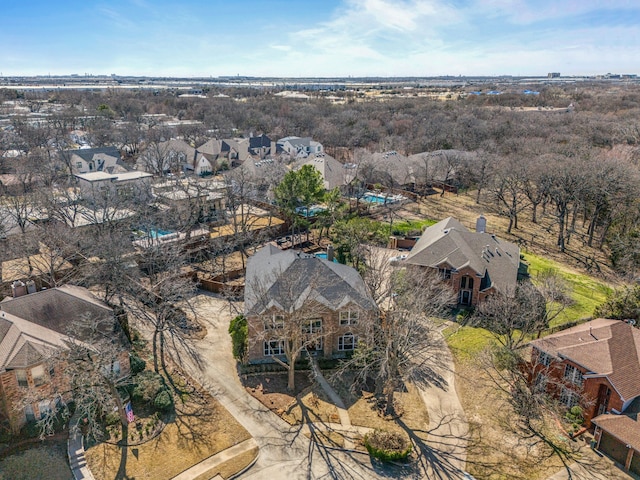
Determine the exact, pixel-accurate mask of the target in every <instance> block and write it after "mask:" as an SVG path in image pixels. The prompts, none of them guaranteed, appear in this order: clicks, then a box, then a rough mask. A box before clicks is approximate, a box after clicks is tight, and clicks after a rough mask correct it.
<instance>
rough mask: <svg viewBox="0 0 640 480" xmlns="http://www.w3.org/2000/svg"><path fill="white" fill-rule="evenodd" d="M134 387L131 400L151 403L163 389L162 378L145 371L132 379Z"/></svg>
mask: <svg viewBox="0 0 640 480" xmlns="http://www.w3.org/2000/svg"><path fill="white" fill-rule="evenodd" d="M133 380H134V382H135V386H134V387H133V390H132V392H131V398H133V400H135V401H143V402H151V401H153V400H154V399H155V398H156V396H157V395H158V393H160V391H161V390H163V389H164V381H163V379H162V376H161V375H160V374H158V373H156V372H152V371H149V370H145V371H143V372H140V373H139V374H138V375H136V376H135V377H134V379H133Z"/></svg>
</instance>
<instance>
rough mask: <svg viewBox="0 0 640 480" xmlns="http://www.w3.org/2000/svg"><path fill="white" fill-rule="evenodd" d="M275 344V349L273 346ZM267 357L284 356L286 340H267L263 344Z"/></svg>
mask: <svg viewBox="0 0 640 480" xmlns="http://www.w3.org/2000/svg"><path fill="white" fill-rule="evenodd" d="M274 344H275V347H274V346H273V345H274ZM263 352H264V356H265V357H273V356H276V355H284V340H265V341H264V344H263Z"/></svg>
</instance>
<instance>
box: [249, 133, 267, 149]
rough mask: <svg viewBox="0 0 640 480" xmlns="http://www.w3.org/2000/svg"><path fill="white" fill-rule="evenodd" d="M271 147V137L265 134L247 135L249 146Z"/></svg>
mask: <svg viewBox="0 0 640 480" xmlns="http://www.w3.org/2000/svg"><path fill="white" fill-rule="evenodd" d="M264 147H267V148H268V147H271V139H270V138H269V137H267V136H266V135H264V134H263V135H258V136H257V137H249V148H252V149H253V148H264Z"/></svg>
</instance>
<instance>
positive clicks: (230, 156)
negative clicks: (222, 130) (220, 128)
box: [197, 138, 251, 170]
mask: <svg viewBox="0 0 640 480" xmlns="http://www.w3.org/2000/svg"><path fill="white" fill-rule="evenodd" d="M249 146H250V139H248V138H226V139H222V140H218V139H215V138H214V139H211V140H209V141H208V142H206V143H204V144H202V145H200V146H199V147H198V148H197V151H198V153H199V154H200V155H203V156H204V157H205V158H206V159H207V160H208V161H209V162H210V163H211V165H215V167H216V169H217V170H219V169H221V168H223V167H224V165H225V164H226V167H227V168H234V167H237V166H239V165H242V164H243V163H244V162H245V161H246V160H247V159H249V158H250V157H251V154H250V153H249Z"/></svg>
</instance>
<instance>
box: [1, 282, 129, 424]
mask: <svg viewBox="0 0 640 480" xmlns="http://www.w3.org/2000/svg"><path fill="white" fill-rule="evenodd" d="M19 294H21V296H18V297H16V298H10V299H7V300H4V301H2V302H0V419H2V420H8V421H9V424H10V426H11V428H12V429H13V430H14V431H15V430H17V429H19V428H20V427H21V426H22V425H24V423H25V422H26V421H29V420H37V419H39V418H40V417H41V415H42V414H43V413H44V412H45V411H49V410H50V409H51V408H54V407H55V405H52V404H51V403H52V402H51V401H49V400H45V401H40V402H38V403H34V404H27V405H26V407H25V408H23V409H22V408H20V407H21V405H22V404H23V403H24V398H25V397H24V395H25V393H26V392H27V388H29V389H35V390H36V391H37V393H38V397H40V398H42V397H48V398H51V399H53V398H54V397H57V396H58V395H62V397H63V398H64V397H65V395H64V394H65V393H66V390H67V388H66V385H67V380H66V379H65V377H64V365H62V364H59V363H51V362H50V361H49V360H50V358H51V355H52V353H53V352H55V351H56V350H59V349H65V348H67V342H68V341H69V336H68V335H67V329H68V327H69V325H70V324H71V323H72V322H73V321H74V320H79V319H82V318H84V317H91V318H92V319H94V320H97V321H106V322H108V323H109V324H111V323H112V324H113V331H114V332H118V331H119V326H118V324H117V322H116V320H115V318H114V315H113V311H112V310H111V309H110V308H109V307H108V306H107V305H105V304H104V303H102V302H101V301H99V300H98V299H96V298H95V297H94V296H93V295H91V293H90V292H89V291H88V290H86V289H84V288H82V287H77V286H71V285H65V286H63V287H57V288H52V289H49V290H43V291H40V292H35V293H27V290H26V289H25V290H22V291H20V293H19ZM76 340H79V341H83V340H85V339H83V338H77V339H76ZM113 369H114V372H119V374H121V375H123V376H124V375H126V374H128V372H129V359H128V354H127V353H126V352H125V353H123V354H122V355H121V357H120V358H119V361H118V362H116V363H115V364H114V365H113Z"/></svg>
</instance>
